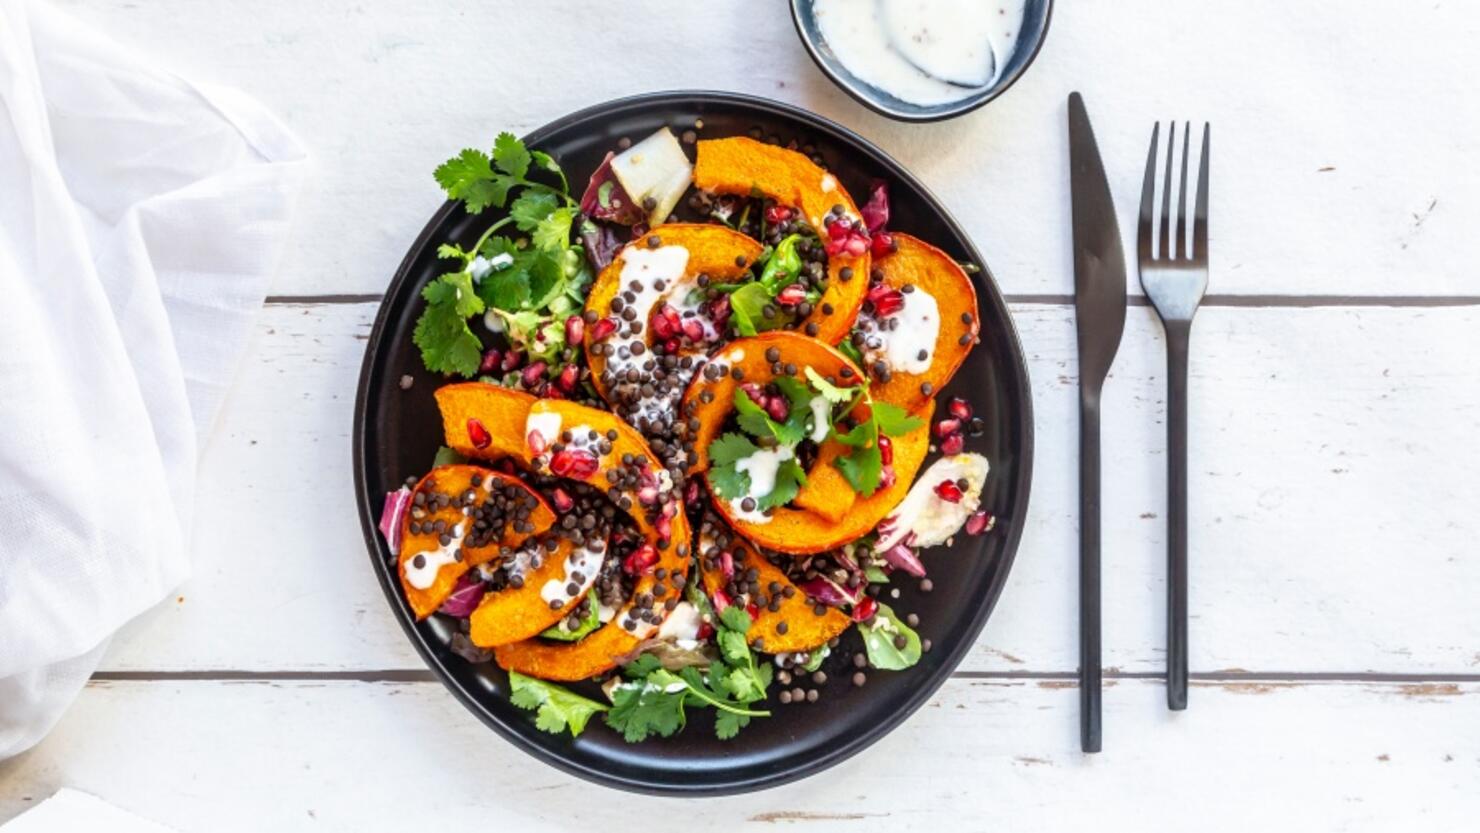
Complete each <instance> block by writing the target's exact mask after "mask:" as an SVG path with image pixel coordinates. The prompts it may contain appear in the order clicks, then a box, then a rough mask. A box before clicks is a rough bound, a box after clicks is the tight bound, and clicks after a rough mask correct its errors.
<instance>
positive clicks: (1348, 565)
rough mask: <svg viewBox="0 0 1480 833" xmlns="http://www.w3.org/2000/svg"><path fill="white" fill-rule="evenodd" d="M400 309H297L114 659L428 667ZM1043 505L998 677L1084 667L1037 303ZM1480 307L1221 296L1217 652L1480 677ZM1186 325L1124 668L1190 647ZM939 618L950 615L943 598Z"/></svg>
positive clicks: (1156, 467) (1207, 588)
mask: <svg viewBox="0 0 1480 833" xmlns="http://www.w3.org/2000/svg"><path fill="white" fill-rule="evenodd" d="M373 313H374V307H373V306H372V305H368V304H365V305H312V306H296V305H274V306H269V307H268V308H267V310H266V312H265V314H264V315H263V317H262V320H261V323H260V329H259V332H258V334H257V337H256V340H255V344H254V346H253V352H252V358H251V359H250V361H249V362H248V363H247V365H246V367H245V369H244V371H243V373H242V376H241V378H240V380H239V383H238V385H237V386H236V389H235V390H233V391H232V393H231V395H230V398H229V400H228V403H227V406H226V408H225V409H224V416H223V419H222V422H221V425H220V426H219V430H218V433H217V435H216V437H215V439H214V441H213V443H212V445H211V446H210V448H209V449H208V451H207V453H206V455H205V458H204V462H203V472H202V482H201V488H200V497H199V509H198V512H199V515H198V517H199V524H200V526H199V530H198V536H197V543H196V575H195V578H194V579H193V580H192V581H191V582H190V583H189V584H188V585H187V586H186V587H185V588H183V589H182V590H181V592H180V597H181V600H180V601H178V602H175V601H172V602H170V603H167V604H166V605H164V606H163V608H162V609H160V610H158V611H156V612H154V613H153V614H151V615H149V616H147V617H145V618H144V619H143V620H142V621H140V622H138V623H136V624H135V625H134V626H132V627H131V628H129V629H128V630H127V631H126V632H125V634H124V635H123V636H121V637H120V638H119V639H118V640H117V641H116V643H115V645H114V649H113V651H112V654H111V656H110V658H109V660H108V662H107V664H106V666H105V667H106V668H107V669H109V670H115V671H138V670H144V671H150V670H182V671H194V670H203V669H204V670H209V669H243V670H277V669H303V670H344V669H408V668H420V667H422V666H421V663H420V661H419V659H418V658H417V657H416V655H415V654H414V652H413V651H412V650H411V648H410V646H409V644H408V643H407V641H406V639H405V638H404V636H403V635H402V634H401V632H400V629H399V628H398V627H397V626H396V625H395V624H394V622H393V621H392V619H391V616H390V613H389V610H388V608H387V606H386V603H385V600H384V599H383V598H382V597H381V595H380V591H379V588H378V587H377V586H376V584H375V583H374V581H373V580H372V578H371V575H370V571H369V565H368V564H367V562H366V560H365V553H364V547H363V544H362V543H361V538H360V533H359V528H358V521H357V519H356V515H355V510H354V499H353V487H352V484H351V479H350V470H349V460H350V451H349V436H350V427H351V409H352V402H353V398H354V386H355V382H356V378H357V374H358V369H359V363H360V358H361V354H362V352H363V349H364V344H365V342H364V340H363V339H364V338H365V336H366V334H367V333H368V330H369V325H370V321H371V319H372V317H373ZM1016 319H1017V324H1018V327H1019V330H1020V332H1021V334H1022V338H1023V341H1024V343H1025V344H1026V345H1027V349H1028V353H1029V356H1030V364H1031V373H1032V376H1033V379H1034V388H1035V400H1036V405H1035V407H1036V409H1037V427H1038V444H1037V454H1036V463H1037V467H1036V473H1035V479H1034V485H1033V495H1032V501H1031V512H1030V518H1029V521H1028V528H1027V529H1026V530H1025V534H1024V537H1023V545H1022V548H1021V550H1020V552H1019V555H1018V561H1017V565H1016V566H1015V568H1014V570H1013V573H1012V577H1011V579H1010V581H1009V582H1008V585H1007V589H1006V592H1005V593H1004V595H1003V597H1002V601H1001V603H1000V605H999V607H998V609H997V612H996V613H995V614H994V616H993V618H992V620H991V622H990V623H989V624H988V627H987V630H986V632H985V634H984V636H983V638H982V640H981V642H980V643H979V644H978V646H977V648H976V650H975V652H974V653H973V654H972V655H971V656H970V657H969V658H968V660H967V661H966V663H965V665H964V666H963V669H965V670H972V671H1003V670H1033V671H1069V670H1072V669H1073V668H1074V667H1075V665H1076V656H1077V653H1076V648H1075V622H1074V617H1073V613H1072V611H1073V610H1074V609H1075V607H1074V598H1075V597H1074V593H1075V590H1074V588H1075V580H1074V575H1075V574H1074V570H1075V564H1076V561H1075V553H1076V538H1075V529H1076V522H1077V521H1076V517H1077V515H1076V512H1075V509H1074V507H1075V505H1076V500H1077V498H1076V494H1077V492H1076V489H1077V485H1076V484H1077V481H1076V479H1075V478H1076V476H1077V466H1076V461H1075V455H1076V454H1077V449H1076V444H1075V441H1074V439H1073V438H1074V436H1075V424H1076V423H1075V419H1076V416H1075V414H1076V411H1075V405H1074V402H1075V395H1076V393H1075V387H1074V336H1073V326H1072V311H1071V310H1069V309H1067V308H1064V307H1056V306H1035V305H1030V306H1023V307H1019V308H1017V310H1016ZM1477 325H1480V308H1450V309H1432V310H1425V309H1382V308H1361V309H1328V308H1327V309H1263V310H1245V309H1210V310H1207V311H1206V312H1205V313H1204V314H1203V315H1202V316H1201V317H1200V318H1199V324H1198V329H1197V330H1196V334H1195V340H1194V350H1193V355H1194V359H1193V364H1192V374H1193V376H1192V401H1193V403H1194V404H1193V409H1192V438H1193V445H1192V457H1191V460H1192V473H1193V480H1192V492H1191V494H1192V496H1193V503H1192V524H1193V526H1192V529H1193V532H1192V541H1193V550H1192V553H1193V554H1192V565H1193V569H1192V597H1191V598H1192V611H1193V614H1192V615H1193V617H1194V618H1193V624H1192V667H1193V669H1194V670H1195V671H1204V672H1214V671H1226V670H1230V669H1254V670H1262V671H1332V672H1359V671H1374V672H1396V673H1409V674H1423V673H1441V674H1456V673H1476V672H1480V653H1476V651H1477V646H1480V609H1477V608H1476V606H1475V605H1473V604H1472V598H1471V597H1472V596H1473V594H1472V593H1470V592H1468V588H1473V587H1475V586H1476V584H1477V582H1480V561H1477V560H1476V559H1473V558H1467V557H1464V555H1463V553H1465V552H1467V551H1468V549H1469V547H1470V545H1471V542H1473V540H1474V539H1475V538H1476V537H1477V533H1480V527H1477V524H1480V522H1477V521H1476V519H1475V513H1474V511H1473V509H1474V507H1475V506H1477V505H1480V461H1477V460H1476V459H1475V458H1474V457H1473V455H1466V454H1464V453H1461V451H1462V450H1463V449H1470V448H1473V444H1474V437H1475V436H1476V435H1477V432H1480V359H1477V357H1476V354H1475V352H1474V351H1473V349H1472V347H1473V344H1474V336H1473V334H1474V332H1475V331H1476V327H1477ZM1160 355H1161V346H1160V335H1159V330H1158V328H1157V325H1156V322H1155V320H1154V317H1153V315H1152V314H1151V312H1150V311H1149V310H1146V309H1133V310H1131V315H1130V316H1129V323H1128V329H1127V334H1126V340H1125V344H1124V346H1123V347H1122V350H1121V357H1120V360H1119V362H1118V363H1117V365H1116V368H1115V370H1114V375H1113V378H1111V380H1110V381H1109V383H1108V385H1107V388H1106V403H1105V414H1106V416H1105V438H1106V441H1105V449H1106V462H1105V472H1106V478H1107V481H1108V482H1109V488H1108V490H1107V502H1106V506H1105V519H1106V520H1105V523H1106V530H1105V540H1106V545H1105V559H1106V583H1105V600H1106V607H1105V610H1106V621H1105V634H1106V664H1107V665H1109V666H1111V667H1116V668H1120V669H1123V670H1125V671H1128V672H1154V671H1157V670H1159V669H1160V668H1161V662H1162V659H1161V658H1162V644H1163V635H1162V628H1163V624H1162V621H1163V619H1162V617H1163V616H1164V612H1163V610H1164V608H1163V601H1162V600H1163V598H1164V591H1163V585H1162V578H1163V576H1164V574H1165V569H1164V566H1163V546H1164V545H1163V534H1164V523H1165V522H1164V520H1163V519H1164V517H1165V510H1164V497H1163V496H1164V492H1165V481H1164V477H1163V457H1162V451H1163V447H1164V441H1163V431H1162V428H1161V425H1160V419H1161V413H1162V397H1163V393H1162V387H1161V385H1162V384H1163V378H1162V371H1161V358H1160ZM921 613H922V615H923V616H924V618H925V619H926V624H927V635H928V623H929V614H928V612H926V611H922V612H921Z"/></svg>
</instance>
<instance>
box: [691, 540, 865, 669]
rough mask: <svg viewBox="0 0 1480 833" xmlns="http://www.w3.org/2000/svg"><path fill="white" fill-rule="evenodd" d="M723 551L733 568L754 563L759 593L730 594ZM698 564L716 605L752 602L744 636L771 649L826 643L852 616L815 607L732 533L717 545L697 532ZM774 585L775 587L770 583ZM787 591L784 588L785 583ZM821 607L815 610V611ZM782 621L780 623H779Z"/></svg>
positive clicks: (789, 649) (788, 649) (744, 568)
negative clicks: (749, 618)
mask: <svg viewBox="0 0 1480 833" xmlns="http://www.w3.org/2000/svg"><path fill="white" fill-rule="evenodd" d="M722 549H723V550H724V551H728V552H729V553H730V562H731V564H732V565H733V569H734V571H735V572H737V573H745V572H747V571H749V570H751V569H754V570H755V571H756V573H757V575H756V579H755V581H756V583H758V584H759V585H760V587H761V591H760V594H759V595H758V596H757V597H756V598H752V597H751V596H750V595H749V594H738V593H737V594H732V593H730V592H728V591H727V590H726V586H727V585H728V584H730V581H729V580H728V579H726V578H725V572H724V570H723V567H722V563H723V562H722V560H721V559H720V558H719V555H718V554H719V552H720V551H722ZM699 568H700V571H701V572H702V575H703V578H704V592H706V593H708V594H709V598H710V599H711V600H714V603H715V605H716V606H717V607H720V606H722V605H724V604H739V605H746V606H747V607H749V605H750V603H751V602H754V603H755V607H754V611H755V612H754V614H753V616H752V620H751V625H750V631H749V632H748V633H746V638H747V639H749V640H750V642H751V644H753V645H755V646H756V648H758V649H760V650H763V651H765V652H767V653H771V654H779V653H785V652H797V651H810V650H812V649H814V648H817V647H819V646H821V645H824V644H826V643H827V641H828V640H829V639H832V638H833V637H835V636H837V635H838V634H840V633H842V632H843V631H845V630H847V629H848V625H849V624H851V622H852V620H851V619H849V618H848V617H847V616H846V615H844V614H843V612H842V611H840V610H838V609H837V608H833V607H827V608H818V607H817V606H816V605H815V604H814V603H813V602H812V601H811V600H809V599H808V598H807V597H806V596H805V595H803V594H802V592H801V590H799V589H797V587H796V585H794V584H793V583H792V581H791V579H789V578H787V577H786V573H785V572H783V571H782V570H781V568H779V567H777V566H776V565H775V564H772V563H771V561H770V560H769V559H767V558H766V557H765V556H763V555H761V554H760V553H759V552H757V551H756V550H755V548H754V547H752V546H751V545H750V544H749V543H747V542H746V541H745V540H744V539H742V538H740V537H738V536H735V537H732V538H731V539H730V542H729V546H728V547H726V548H721V547H719V546H718V545H717V542H716V540H715V538H714V537H713V536H711V535H706V534H701V535H700V536H699ZM773 588H774V589H773ZM788 588H790V589H791V591H792V592H791V594H790V595H788V594H787V592H786V591H787V589H788ZM773 604H774V605H775V609H774V610H773V609H772V605H773ZM819 609H821V610H823V611H824V612H823V613H822V615H820V616H819V615H818V613H817V611H818V610H819ZM783 623H785V627H782V625H783Z"/></svg>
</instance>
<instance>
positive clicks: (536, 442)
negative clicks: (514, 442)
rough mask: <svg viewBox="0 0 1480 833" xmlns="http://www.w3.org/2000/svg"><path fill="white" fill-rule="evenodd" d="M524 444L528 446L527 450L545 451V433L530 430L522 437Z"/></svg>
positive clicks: (540, 452)
mask: <svg viewBox="0 0 1480 833" xmlns="http://www.w3.org/2000/svg"><path fill="white" fill-rule="evenodd" d="M524 444H525V445H527V446H529V450H530V451H531V452H532V453H534V454H537V455H538V454H544V453H545V435H544V434H541V433H540V432H538V431H530V432H529V434H528V435H527V436H526V437H525V438H524Z"/></svg>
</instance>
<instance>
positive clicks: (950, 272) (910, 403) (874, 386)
mask: <svg viewBox="0 0 1480 833" xmlns="http://www.w3.org/2000/svg"><path fill="white" fill-rule="evenodd" d="M894 241H895V243H897V244H898V246H899V248H898V249H897V250H896V251H894V252H892V253H890V254H889V255H887V256H885V257H882V258H880V259H879V260H877V261H875V266H876V267H877V268H878V270H879V271H881V272H883V273H884V283H886V284H888V285H889V286H890V287H892V288H894V289H901V290H902V289H903V288H904V287H905V286H907V285H908V286H911V287H913V291H914V292H924V293H926V294H928V295H929V296H930V297H932V298H934V299H935V303H936V309H937V313H938V316H939V321H940V329H939V330H938V331H937V333H936V336H935V346H934V348H933V349H932V350H931V355H930V367H929V369H928V370H926V371H925V372H924V373H918V374H916V373H907V372H904V371H894V372H891V373H890V375H889V380H888V381H887V382H885V381H879V380H877V379H876V380H874V381H873V382H871V383H870V384H869V392H870V393H871V394H872V395H873V397H874V399H876V400H878V401H880V402H891V403H893V404H895V405H898V406H899V407H901V408H904V409H905V410H906V411H914V410H915V409H917V408H919V407H920V406H921V405H922V404H924V402H925V400H927V399H929V398H931V397H932V396H934V395H935V393H937V392H939V391H940V390H942V389H943V388H945V386H946V384H947V383H948V382H950V381H951V377H953V376H955V375H956V371H957V370H958V369H960V367H961V363H962V362H964V361H965V360H966V354H967V353H970V352H971V348H972V347H973V346H974V345H975V344H976V340H977V330H978V323H977V322H978V319H979V317H980V316H979V315H978V314H977V307H976V289H975V287H973V286H972V285H971V278H970V277H968V276H967V274H966V271H965V270H963V269H962V268H961V265H960V264H959V263H957V262H956V260H955V258H953V257H951V256H950V255H948V254H946V253H945V252H943V251H941V250H940V249H937V248H935V247H934V246H932V245H930V244H929V243H926V242H925V241H923V240H921V239H919V238H918V237H911V236H910V235H908V234H899V233H895V234H894ZM907 303H908V302H907ZM963 336H964V337H966V339H967V341H966V343H965V344H962V343H961V339H962V337H963ZM927 384H928V385H930V388H929V390H930V393H926V392H925V390H926V389H925V388H924V387H923V385H927Z"/></svg>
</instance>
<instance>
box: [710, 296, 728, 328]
mask: <svg viewBox="0 0 1480 833" xmlns="http://www.w3.org/2000/svg"><path fill="white" fill-rule="evenodd" d="M709 317H710V318H711V319H713V321H714V323H715V326H717V327H723V326H724V325H725V322H727V321H729V320H730V296H728V295H721V296H719V297H718V298H715V299H714V300H713V301H711V302H710V303H709Z"/></svg>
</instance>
